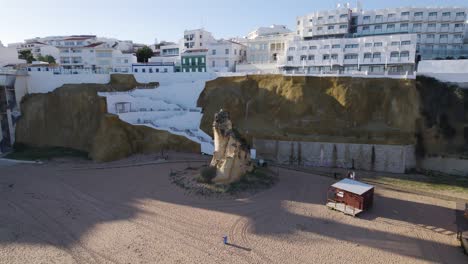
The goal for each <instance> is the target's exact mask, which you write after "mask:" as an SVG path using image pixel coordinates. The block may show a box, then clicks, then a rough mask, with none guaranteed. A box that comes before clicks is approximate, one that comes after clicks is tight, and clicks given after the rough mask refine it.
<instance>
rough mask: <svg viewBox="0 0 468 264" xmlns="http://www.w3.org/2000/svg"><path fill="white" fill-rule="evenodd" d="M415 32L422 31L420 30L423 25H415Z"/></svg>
mask: <svg viewBox="0 0 468 264" xmlns="http://www.w3.org/2000/svg"><path fill="white" fill-rule="evenodd" d="M413 30H415V31H420V30H421V24H419V23H418V24H414V25H413Z"/></svg>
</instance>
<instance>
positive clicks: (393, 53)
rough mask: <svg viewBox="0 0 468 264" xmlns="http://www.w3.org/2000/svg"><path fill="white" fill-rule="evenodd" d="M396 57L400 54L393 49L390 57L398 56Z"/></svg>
mask: <svg viewBox="0 0 468 264" xmlns="http://www.w3.org/2000/svg"><path fill="white" fill-rule="evenodd" d="M398 57H400V54H398V51H394V52H392V53H390V58H398Z"/></svg>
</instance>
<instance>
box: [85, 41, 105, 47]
mask: <svg viewBox="0 0 468 264" xmlns="http://www.w3.org/2000/svg"><path fill="white" fill-rule="evenodd" d="M101 44H104V42H96V43H92V44H89V45H88V46H84V47H85V48H94V47H97V46H99V45H101Z"/></svg>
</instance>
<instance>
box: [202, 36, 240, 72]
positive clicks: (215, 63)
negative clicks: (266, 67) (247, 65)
mask: <svg viewBox="0 0 468 264" xmlns="http://www.w3.org/2000/svg"><path fill="white" fill-rule="evenodd" d="M246 55H247V50H246V47H245V46H244V45H242V44H240V43H238V42H235V41H231V40H218V41H215V42H212V43H210V44H209V46H208V54H207V65H208V70H209V71H214V72H234V71H236V66H237V64H239V63H242V62H243V61H244V60H245V58H246Z"/></svg>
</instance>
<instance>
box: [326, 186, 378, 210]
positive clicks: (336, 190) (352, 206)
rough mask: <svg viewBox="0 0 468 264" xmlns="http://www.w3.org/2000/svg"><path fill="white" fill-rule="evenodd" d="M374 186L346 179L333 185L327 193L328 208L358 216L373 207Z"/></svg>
mask: <svg viewBox="0 0 468 264" xmlns="http://www.w3.org/2000/svg"><path fill="white" fill-rule="evenodd" d="M373 202H374V186H372V185H369V184H366V183H363V182H359V181H355V180H351V179H344V180H342V181H340V182H337V183H335V184H333V185H332V186H331V187H330V189H329V190H328V193H327V207H328V208H330V209H333V210H337V211H340V212H343V213H345V214H347V215H352V216H356V215H358V214H360V213H362V212H364V211H366V210H368V209H369V208H371V207H372V203H373Z"/></svg>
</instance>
